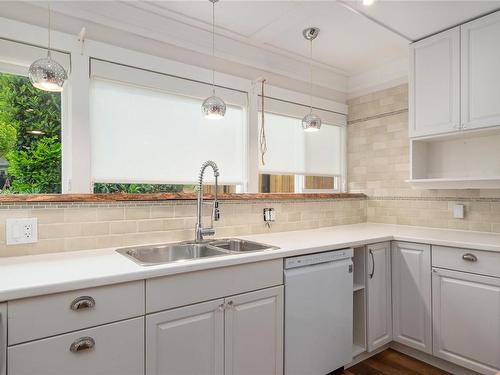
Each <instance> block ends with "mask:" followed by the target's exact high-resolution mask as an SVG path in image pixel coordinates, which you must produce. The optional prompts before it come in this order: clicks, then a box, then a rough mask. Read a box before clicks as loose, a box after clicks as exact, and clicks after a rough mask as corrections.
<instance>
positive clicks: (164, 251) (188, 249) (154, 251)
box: [116, 238, 278, 266]
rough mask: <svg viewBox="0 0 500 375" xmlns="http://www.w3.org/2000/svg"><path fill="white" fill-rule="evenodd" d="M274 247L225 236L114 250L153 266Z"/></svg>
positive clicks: (143, 264) (137, 261)
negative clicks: (200, 240) (215, 238)
mask: <svg viewBox="0 0 500 375" xmlns="http://www.w3.org/2000/svg"><path fill="white" fill-rule="evenodd" d="M276 249H278V247H275V246H269V245H266V244H262V243H258V242H253V241H246V240H241V239H238V238H227V239H220V240H213V241H206V242H202V243H196V242H189V241H188V242H179V243H171V244H164V245H150V246H139V247H127V248H122V249H118V250H116V251H117V252H119V253H120V254H122V255H124V256H126V257H128V258H130V259H132V260H133V261H134V262H136V263H138V264H140V265H142V266H153V265H158V264H164V263H172V262H182V261H188V260H194V259H202V258H209V257H216V256H225V255H231V254H242V253H248V252H254V251H264V250H276Z"/></svg>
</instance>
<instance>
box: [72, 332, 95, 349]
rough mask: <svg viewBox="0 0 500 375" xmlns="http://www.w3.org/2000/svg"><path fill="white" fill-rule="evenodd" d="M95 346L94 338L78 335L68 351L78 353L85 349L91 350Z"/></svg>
mask: <svg viewBox="0 0 500 375" xmlns="http://www.w3.org/2000/svg"><path fill="white" fill-rule="evenodd" d="M94 347H95V340H94V339H93V338H92V337H88V336H87V337H80V338H79V339H78V340H76V341H74V342H73V343H72V344H71V346H70V347H69V350H70V352H72V353H80V352H83V351H86V350H92V349H94Z"/></svg>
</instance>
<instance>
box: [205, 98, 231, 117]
mask: <svg viewBox="0 0 500 375" xmlns="http://www.w3.org/2000/svg"><path fill="white" fill-rule="evenodd" d="M201 111H202V112H203V115H204V116H205V118H208V119H213V120H216V119H221V118H223V117H224V115H225V114H226V103H224V101H223V100H222V99H221V98H219V97H218V96H215V95H212V96H211V97H209V98H206V99H205V101H204V102H203V104H202V105H201Z"/></svg>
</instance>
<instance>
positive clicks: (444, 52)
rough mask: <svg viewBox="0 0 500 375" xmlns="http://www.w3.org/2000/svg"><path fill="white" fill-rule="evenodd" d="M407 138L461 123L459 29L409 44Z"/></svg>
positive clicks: (451, 129) (453, 129)
mask: <svg viewBox="0 0 500 375" xmlns="http://www.w3.org/2000/svg"><path fill="white" fill-rule="evenodd" d="M408 95H409V103H408V104H409V126H410V128H409V133H410V137H418V136H424V135H431V134H439V133H448V132H453V131H456V130H458V128H459V126H460V28H459V27H456V28H454V29H451V30H448V31H445V32H442V33H439V34H438V35H435V36H432V37H430V38H427V39H424V40H422V41H420V42H416V43H413V44H412V45H410V77H409V92H408Z"/></svg>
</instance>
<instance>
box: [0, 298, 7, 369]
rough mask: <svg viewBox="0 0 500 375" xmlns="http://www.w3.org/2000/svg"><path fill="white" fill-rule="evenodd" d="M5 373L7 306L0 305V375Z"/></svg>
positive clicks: (4, 304)
mask: <svg viewBox="0 0 500 375" xmlns="http://www.w3.org/2000/svg"><path fill="white" fill-rule="evenodd" d="M6 371H7V304H6V303H0V375H5V374H6Z"/></svg>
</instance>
